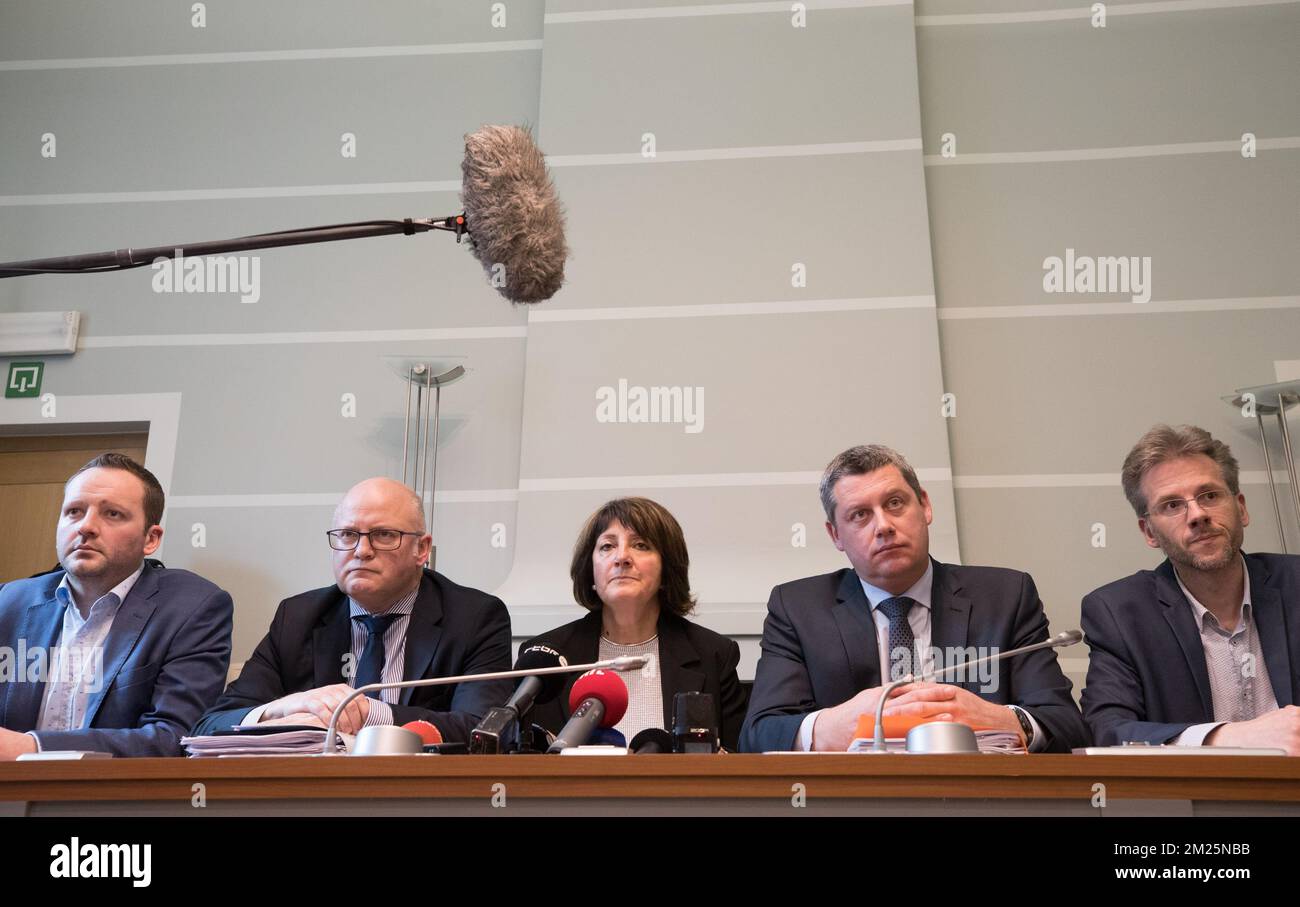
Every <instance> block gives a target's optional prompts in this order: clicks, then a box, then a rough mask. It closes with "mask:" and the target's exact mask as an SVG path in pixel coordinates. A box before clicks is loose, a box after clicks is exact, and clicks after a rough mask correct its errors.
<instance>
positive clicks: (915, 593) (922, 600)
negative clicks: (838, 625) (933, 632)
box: [858, 558, 934, 611]
mask: <svg viewBox="0 0 1300 907" xmlns="http://www.w3.org/2000/svg"><path fill="white" fill-rule="evenodd" d="M858 582H860V583H862V591H863V592H865V593H866V594H867V602H868V603H869V604H870V605H871V610H872V611H874V610H876V607H877V606H878V605H879V604H880V603H881V602H883V601H884V600H885V599H887V598H895V597H896V596H894V595H893V594H892V593H890V592H886V591H885V590H884V589H878V588H876V587H875V586H873V585H871V584H870V583H868V582H867V581H866V580H864V579H863V578H862V577H860V576H859V577H858ZM933 588H934V561H932V560H930V559H929V558H926V565H925V572H924V573H922V574H921V578H920V579H918V580H917V581H916V582H915V583H913V584H912V588H910V589H908V590H907V591H906V592H904V593H903V594H902V595H900V596H897V597H898V598H910V599H911V600H912V601H914V602H916V603H917V604H918V605H920V606H921V607H922V608H929V607H930V593H931V591H932V590H933Z"/></svg>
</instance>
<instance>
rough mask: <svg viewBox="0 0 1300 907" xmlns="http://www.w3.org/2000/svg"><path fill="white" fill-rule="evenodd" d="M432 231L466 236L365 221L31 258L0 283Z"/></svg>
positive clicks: (456, 226) (459, 226) (461, 231)
mask: <svg viewBox="0 0 1300 907" xmlns="http://www.w3.org/2000/svg"><path fill="white" fill-rule="evenodd" d="M430 230H447V231H449V232H452V233H455V234H456V242H460V238H461V237H462V236H464V235H465V234H466V233H468V232H469V226H468V225H467V224H466V222H465V215H464V214H454V215H452V216H450V217H443V218H410V217H408V218H405V219H403V220H366V221H357V222H355V223H350V224H329V225H326V226H323V227H304V228H302V229H299V230H281V231H279V232H276V233H258V234H255V235H253V236H240V237H237V238H235V239H218V240H213V241H211V242H199V243H189V244H187V245H179V244H172V245H168V246H154V247H152V248H148V249H129V248H128V249H117V250H116V251H112V252H91V253H89V254H86V255H67V256H64V257H62V258H35V259H31V260H29V261H9V262H3V263H0V277H24V276H26V275H29V274H97V273H100V272H103V271H126V270H130V269H131V268H141V267H144V266H145V265H149V264H152V263H153V262H154V261H156V260H157V259H159V258H175V257H176V256H177V255H180V256H182V257H185V256H196V257H198V256H204V255H217V254H222V253H226V252H246V251H248V250H250V249H274V248H278V247H280V246H302V245H309V244H311V243H322V242H335V241H338V240H344V239H366V238H368V237H371V236H390V235H393V234H396V233H401V234H404V235H406V236H413V235H415V234H416V233H427V232H428V231H430Z"/></svg>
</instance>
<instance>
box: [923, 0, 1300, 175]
mask: <svg viewBox="0 0 1300 907" xmlns="http://www.w3.org/2000/svg"><path fill="white" fill-rule="evenodd" d="M1298 2H1300V0H1298ZM1255 148H1256V150H1257V151H1283V150H1289V149H1293V148H1300V137H1297V136H1284V137H1280V138H1273V139H1257V140H1256V142H1255ZM1226 152H1233V153H1240V152H1241V141H1240V140H1239V139H1229V140H1227V141H1222V142H1176V143H1171V144H1167V145H1127V146H1123V147H1115V148H1070V149H1063V150H1059V151H997V152H989V153H986V154H958V155H957V156H956V157H944V156H942V155H939V154H927V155H925V158H924V160H925V166H927V167H955V166H965V165H982V164H1049V163H1061V162H1066V161H1113V160H1119V159H1123V158H1138V157H1168V156H1171V155H1178V154H1223V153H1226Z"/></svg>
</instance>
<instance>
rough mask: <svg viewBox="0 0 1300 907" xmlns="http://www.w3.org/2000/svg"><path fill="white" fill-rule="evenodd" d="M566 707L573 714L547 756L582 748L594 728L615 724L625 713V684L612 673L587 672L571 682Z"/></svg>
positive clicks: (600, 671)
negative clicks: (565, 750)
mask: <svg viewBox="0 0 1300 907" xmlns="http://www.w3.org/2000/svg"><path fill="white" fill-rule="evenodd" d="M569 708H570V709H572V710H573V714H572V715H571V716H570V718H569V720H568V722H567V723H566V724H565V725H564V728H563V729H562V730H561V731H560V733H559V736H557V737H556V738H555V742H554V743H552V744H551V746H550V748H549V749H548V750H547V752H548V753H558V752H560V751H561V750H563V749H567V748H568V747H573V746H582V745H583V744H584V743H586V742H587V741H588V740H589V739H590V738H591V735H592V732H593V731H595V730H596V728H597V727H613V726H614V725H616V724H618V723H619V721H620V720H622V718H623V714H624V713H625V712H626V711H627V684H626V683H624V682H623V678H622V677H619V676H618V674H616V673H615V672H613V671H602V670H595V671H588V672H587V673H586V674H583V675H582V676H581V677H579V678H578V679H577V680H576V681H575V682H574V684H573V689H572V690H571V691H570V692H569Z"/></svg>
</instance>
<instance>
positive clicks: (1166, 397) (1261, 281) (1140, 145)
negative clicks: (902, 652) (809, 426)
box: [916, 0, 1300, 688]
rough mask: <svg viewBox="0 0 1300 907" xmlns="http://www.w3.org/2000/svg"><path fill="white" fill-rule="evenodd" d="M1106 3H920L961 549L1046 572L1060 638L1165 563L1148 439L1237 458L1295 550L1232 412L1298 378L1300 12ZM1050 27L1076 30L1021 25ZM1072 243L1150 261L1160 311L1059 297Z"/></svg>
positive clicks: (1255, 440) (1261, 508)
mask: <svg viewBox="0 0 1300 907" xmlns="http://www.w3.org/2000/svg"><path fill="white" fill-rule="evenodd" d="M1088 6H1089V5H1088V4H1074V3H1066V2H1049V0H1034V2H1005V0H1004V2H993V0H980V2H979V3H971V2H968V0H919V2H918V3H917V5H916V14H917V29H916V37H917V55H918V61H919V67H920V68H919V72H920V85H921V122H922V126H923V134H924V140H925V152H926V168H925V175H926V190H927V197H928V201H929V213H930V231H931V241H932V245H933V249H934V268H935V269H934V273H935V284H936V287H937V298H938V305H939V319H940V322H939V329H940V330H939V332H940V338H941V344H942V351H943V369H944V380H945V385H944V386H945V388H946V389H947V390H948V391H950V392H952V393H954V394H955V395H956V397H957V417H956V418H955V419H953V420H952V421H951V424H950V426H949V433H950V436H951V442H952V462H953V473H954V475H955V476H956V484H957V490H956V496H957V518H958V528H959V531H960V535H961V540H962V553H963V555H965V557H966V559H967V560H968V561H969V562H971V563H992V564H1001V565H1006V566H1014V567H1018V568H1020V569H1024V570H1028V571H1030V572H1031V573H1032V574H1033V575H1034V577H1035V578H1036V580H1037V582H1038V586H1039V589H1040V591H1041V593H1042V596H1043V599H1044V602H1045V605H1046V607H1047V612H1048V617H1049V619H1050V620H1051V622H1052V623H1053V625H1056V626H1060V627H1062V628H1064V627H1067V626H1076V625H1077V621H1078V613H1079V599H1080V597H1081V595H1082V594H1084V593H1085V592H1087V591H1088V590H1090V589H1092V588H1095V587H1096V586H1098V585H1101V584H1102V583H1104V582H1108V581H1109V580H1111V579H1114V578H1116V577H1119V576H1123V575H1125V574H1127V573H1131V572H1132V571H1134V570H1138V569H1144V568H1149V567H1151V566H1154V565H1155V564H1156V563H1158V562H1159V561H1160V559H1161V555H1160V553H1159V552H1158V551H1153V550H1151V549H1149V548H1147V547H1146V546H1145V544H1144V543H1143V541H1142V539H1141V537H1140V535H1139V533H1138V531H1137V526H1136V517H1135V516H1134V514H1133V511H1132V510H1131V509H1130V508H1129V507H1128V504H1127V502H1126V501H1125V500H1124V497H1123V495H1122V493H1121V492H1120V490H1119V481H1118V475H1119V469H1120V465H1121V463H1122V462H1123V459H1124V456H1125V454H1126V453H1127V452H1128V449H1129V447H1130V446H1131V445H1132V444H1133V442H1134V441H1135V440H1136V439H1137V438H1138V437H1139V436H1140V435H1141V433H1142V432H1143V431H1145V430H1146V429H1147V428H1148V427H1150V426H1151V425H1152V424H1153V423H1156V422H1160V421H1165V422H1171V423H1180V422H1191V423H1195V424H1199V425H1202V426H1204V427H1205V428H1207V429H1208V430H1209V431H1210V432H1212V433H1213V434H1214V435H1215V436H1217V437H1219V438H1222V439H1223V440H1225V441H1227V442H1228V443H1229V444H1230V445H1231V446H1232V448H1233V451H1234V453H1235V454H1236V455H1237V458H1238V460H1239V461H1240V462H1241V467H1242V469H1243V470H1245V471H1246V475H1245V476H1244V479H1245V481H1246V483H1247V484H1246V486H1245V487H1244V489H1243V491H1244V492H1245V494H1246V500H1247V505H1248V509H1249V511H1250V515H1251V517H1252V523H1251V525H1250V527H1249V528H1248V529H1247V530H1246V546H1247V547H1248V548H1251V549H1254V550H1274V551H1275V550H1278V535H1277V522H1276V520H1275V519H1274V516H1273V509H1272V504H1271V501H1270V499H1269V497H1268V490H1267V485H1266V484H1264V461H1263V454H1262V449H1261V446H1260V443H1259V436H1258V429H1257V427H1256V424H1255V421H1254V420H1253V419H1248V418H1244V417H1243V416H1242V414H1241V413H1240V411H1239V410H1237V409H1234V408H1232V407H1230V406H1228V405H1227V404H1226V403H1224V402H1223V401H1222V400H1221V399H1220V398H1221V397H1222V396H1223V395H1226V394H1228V393H1230V392H1231V391H1232V390H1233V389H1234V388H1239V387H1246V386H1252V385H1259V384H1266V383H1270V382H1273V381H1278V380H1282V379H1284V378H1289V377H1291V376H1290V375H1288V374H1285V373H1284V368H1283V366H1284V363H1283V360H1293V359H1295V358H1296V351H1297V349H1300V298H1298V297H1297V295H1296V294H1297V289H1298V288H1300V255H1298V254H1297V251H1298V250H1300V220H1298V214H1297V212H1300V180H1298V177H1300V166H1298V165H1300V139H1298V138H1297V137H1300V95H1297V92H1296V86H1297V85H1300V57H1297V54H1296V52H1295V48H1296V46H1297V39H1298V38H1300V6H1298V5H1297V4H1295V3H1279V4H1267V5H1258V4H1246V3H1217V4H1205V6H1210V7H1211V8H1208V9H1184V7H1186V6H1187V4H1159V3H1157V4H1139V5H1137V6H1138V8H1149V9H1154V10H1156V11H1155V12H1149V13H1142V14H1126V12H1125V6H1126V4H1120V3H1109V4H1106V6H1107V8H1108V15H1107V17H1106V24H1105V27H1100V28H1099V27H1094V26H1093V25H1092V19H1091V16H1090V13H1089V11H1088V9H1087V7H1088ZM1052 10H1061V11H1069V14H1070V15H1071V16H1072V17H1073V18H1069V19H1058V20H1052V19H1044V18H1041V17H1040V18H1034V17H1033V15H1032V14H1031V15H1025V13H1026V12H1027V11H1037V12H1038V13H1042V12H1044V11H1046V12H1051V11H1052ZM989 13H1003V14H1009V15H1003V16H1001V17H993V16H989V15H979V14H989ZM1246 132H1251V133H1254V134H1255V136H1256V137H1257V140H1258V145H1259V151H1258V156H1257V157H1254V158H1245V157H1243V156H1242V154H1241V150H1240V149H1241V144H1242V143H1241V137H1242V134H1243V133H1246ZM945 133H952V134H953V135H954V136H955V139H956V156H955V157H944V156H943V147H942V146H943V140H942V136H943V135H944V134H945ZM1067 248H1073V249H1074V250H1075V251H1076V254H1077V255H1089V256H1106V255H1112V256H1138V257H1142V256H1150V258H1151V296H1150V301H1149V302H1146V303H1135V302H1133V301H1131V295H1132V294H1122V293H1113V294H1081V293H1076V294H1057V293H1047V292H1044V289H1043V275H1044V270H1043V261H1044V259H1045V258H1047V257H1049V256H1064V255H1065V254H1066V249H1067ZM1269 430H1270V433H1271V437H1272V438H1273V439H1276V435H1277V431H1276V426H1275V425H1273V424H1270V425H1269ZM1279 460H1280V450H1278V449H1276V448H1275V449H1274V461H1273V462H1274V466H1275V467H1276V466H1277V465H1278V462H1279ZM1282 490H1283V492H1284V493H1285V492H1289V488H1288V487H1287V486H1285V485H1284V486H1282ZM1284 506H1285V504H1284ZM1292 514H1293V510H1292V508H1290V507H1286V509H1284V511H1283V515H1284V519H1292V520H1293V519H1294V517H1293V516H1292ZM1096 524H1103V526H1104V533H1105V538H1104V542H1105V547H1095V546H1094V539H1099V538H1100V536H1099V534H1098V533H1097V531H1096V530H1095V529H1094V526H1095V525H1096ZM1292 525H1293V526H1294V522H1292ZM1298 543H1300V538H1297V537H1296V536H1295V535H1294V534H1293V536H1292V539H1291V545H1292V547H1291V550H1292V551H1295V550H1296V547H1297V544H1298ZM1068 654H1069V657H1068V659H1067V667H1068V668H1069V669H1070V671H1069V673H1070V674H1071V677H1072V679H1073V680H1074V681H1075V684H1076V688H1077V686H1078V685H1079V684H1080V683H1081V682H1082V679H1083V675H1084V673H1085V671H1086V659H1085V657H1084V655H1083V654H1082V653H1078V654H1076V653H1075V652H1071V653H1068Z"/></svg>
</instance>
